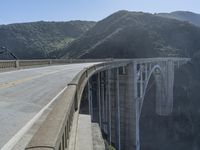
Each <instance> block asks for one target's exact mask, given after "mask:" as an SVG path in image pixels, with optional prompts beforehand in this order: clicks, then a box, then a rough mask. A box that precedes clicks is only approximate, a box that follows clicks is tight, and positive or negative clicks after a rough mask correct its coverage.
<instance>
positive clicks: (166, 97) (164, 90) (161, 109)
mask: <svg viewBox="0 0 200 150" xmlns="http://www.w3.org/2000/svg"><path fill="white" fill-rule="evenodd" d="M163 68H164V69H163V74H161V72H160V71H157V70H156V71H155V73H154V77H155V80H156V113H157V114H158V115H169V114H170V113H171V112H172V108H173V86H174V63H173V62H172V61H167V62H165V64H163Z"/></svg>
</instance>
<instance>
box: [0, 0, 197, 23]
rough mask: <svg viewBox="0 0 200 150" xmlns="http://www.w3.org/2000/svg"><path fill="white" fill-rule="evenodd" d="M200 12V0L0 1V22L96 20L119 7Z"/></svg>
mask: <svg viewBox="0 0 200 150" xmlns="http://www.w3.org/2000/svg"><path fill="white" fill-rule="evenodd" d="M122 9H125V10H130V11H144V12H151V13H154V12H171V11H175V10H187V11H193V12H196V13H200V0H0V24H9V23H16V22H31V21H40V20H45V21H68V20H94V21H98V20H101V19H103V18H104V17H106V16H108V15H110V14H111V13H113V12H115V11H118V10H122Z"/></svg>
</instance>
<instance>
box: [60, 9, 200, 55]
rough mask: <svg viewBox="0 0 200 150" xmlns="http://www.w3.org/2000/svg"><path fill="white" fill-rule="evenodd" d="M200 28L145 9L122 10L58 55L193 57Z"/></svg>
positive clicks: (199, 37) (198, 45)
mask: <svg viewBox="0 0 200 150" xmlns="http://www.w3.org/2000/svg"><path fill="white" fill-rule="evenodd" d="M199 39H200V28H198V27H195V26H194V25H191V24H189V23H187V22H182V21H178V20H174V19H168V18H163V17H159V16H155V15H152V14H147V13H141V12H128V11H119V12H117V13H115V14H113V15H111V16H109V17H107V18H105V19H104V20H102V21H100V22H98V23H97V24H96V25H95V26H94V27H93V28H91V29H90V30H89V31H88V32H86V33H84V34H83V35H82V36H81V37H80V38H78V39H77V40H75V41H74V42H72V43H71V44H69V45H67V46H66V47H65V48H64V49H62V50H61V51H58V53H57V56H58V57H63V58H105V57H113V58H135V57H159V56H191V55H192V54H193V53H194V52H195V51H197V50H198V49H200V43H199V42H198V40H199Z"/></svg>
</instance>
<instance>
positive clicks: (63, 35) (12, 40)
mask: <svg viewBox="0 0 200 150" xmlns="http://www.w3.org/2000/svg"><path fill="white" fill-rule="evenodd" d="M94 24H95V23H94V22H87V21H70V22H43V21H40V22H33V23H20V24H10V25H1V26H0V46H4V47H7V48H9V49H10V50H12V52H13V53H14V54H15V55H17V56H18V58H21V59H33V58H47V57H49V53H50V52H52V51H56V50H58V49H60V48H63V47H64V46H66V45H68V44H69V43H70V42H72V41H73V40H74V39H76V38H78V37H79V36H80V35H81V34H83V33H84V32H86V31H87V30H88V29H90V28H91V27H92V26H93V25H94Z"/></svg>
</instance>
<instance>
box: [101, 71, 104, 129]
mask: <svg viewBox="0 0 200 150" xmlns="http://www.w3.org/2000/svg"><path fill="white" fill-rule="evenodd" d="M104 82H105V81H104V72H101V123H102V130H103V131H104V132H105V130H104V129H105V87H104Z"/></svg>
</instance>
